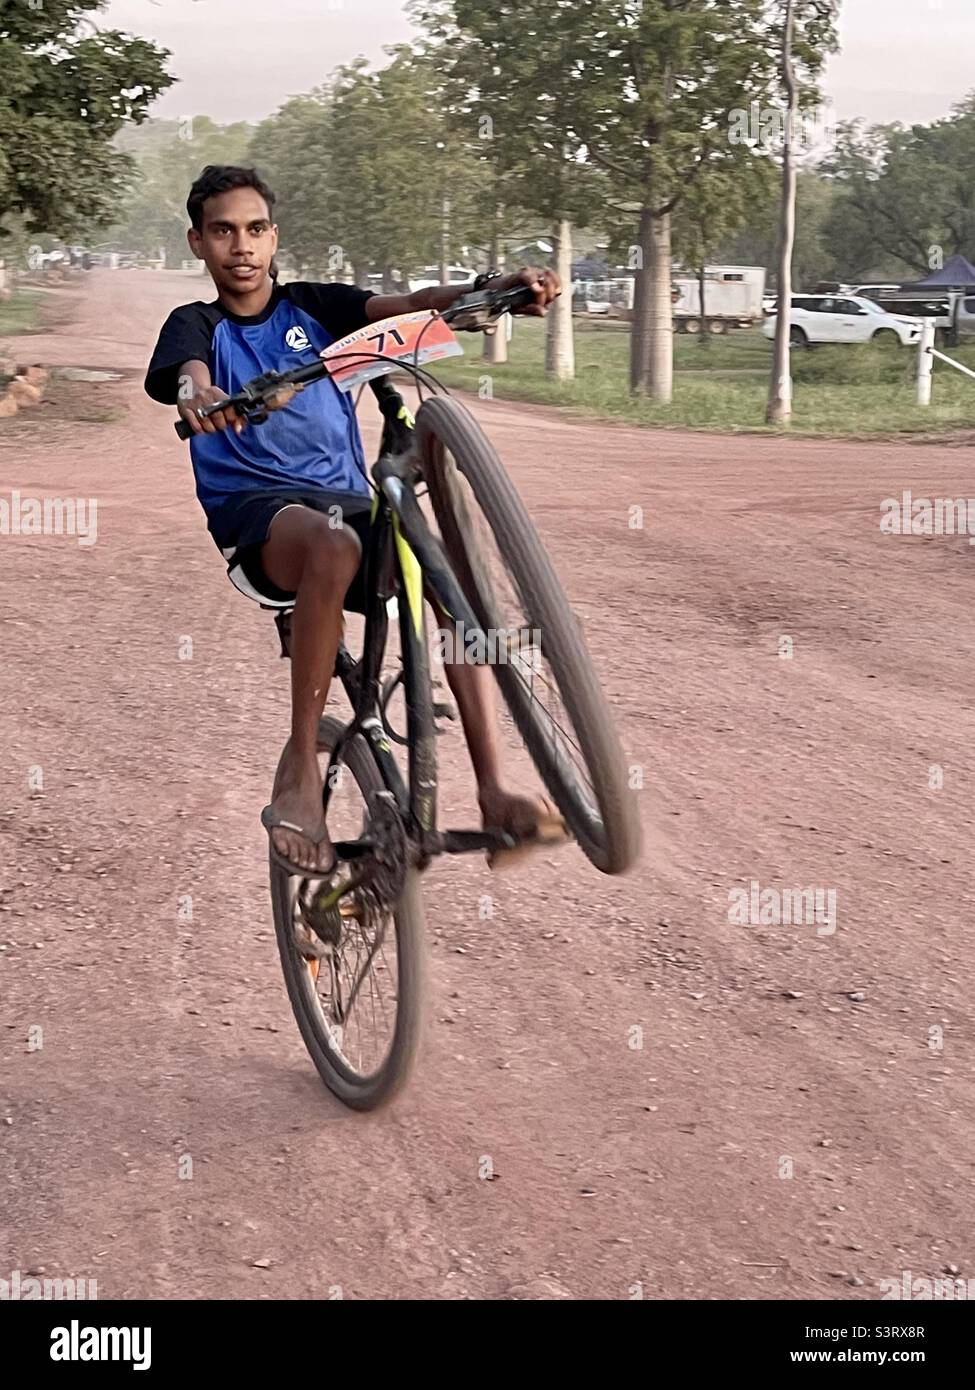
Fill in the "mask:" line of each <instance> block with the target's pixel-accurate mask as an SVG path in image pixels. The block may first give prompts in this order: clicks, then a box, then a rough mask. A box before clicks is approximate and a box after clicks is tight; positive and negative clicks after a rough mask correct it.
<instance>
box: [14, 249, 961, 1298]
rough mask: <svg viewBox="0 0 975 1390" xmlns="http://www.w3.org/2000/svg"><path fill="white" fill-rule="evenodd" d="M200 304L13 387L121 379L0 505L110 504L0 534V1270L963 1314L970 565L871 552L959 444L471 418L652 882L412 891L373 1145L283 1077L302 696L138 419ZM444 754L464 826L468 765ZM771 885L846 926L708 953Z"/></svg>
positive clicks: (150, 309)
mask: <svg viewBox="0 0 975 1390" xmlns="http://www.w3.org/2000/svg"><path fill="white" fill-rule="evenodd" d="M203 283H204V282H202V281H201V280H199V279H196V278H192V277H188V276H184V275H180V274H177V273H172V274H151V273H148V272H137V271H132V272H119V273H116V274H114V275H113V274H111V273H110V272H95V273H93V274H92V275H91V276H90V277H88V278H87V280H86V282H85V287H84V289H83V290H73V291H65V292H63V295H64V299H65V301H66V302H67V303H69V304H70V305H71V306H72V310H71V314H70V315H69V322H68V323H67V324H66V325H65V326H64V327H63V328H62V329H61V330H59V331H58V332H56V333H42V334H40V335H35V336H31V337H29V338H26V339H23V340H21V341H20V342H19V343H18V344H17V347H18V350H19V356H21V357H22V358H23V357H27V358H28V359H29V360H39V361H44V362H48V363H62V364H80V365H85V366H102V367H109V368H118V369H120V370H122V371H123V372H125V373H126V374H127V375H126V377H125V379H124V380H123V381H121V382H119V383H116V384H115V385H113V386H111V387H109V388H105V387H101V388H99V390H98V399H99V400H100V401H105V400H106V399H107V400H109V401H110V402H111V403H113V404H114V405H116V406H122V407H124V408H125V411H124V415H122V418H116V419H111V418H108V419H103V420H102V421H101V422H99V421H98V420H97V419H95V420H94V421H92V420H89V421H71V420H65V419H64V418H63V413H61V412H59V411H58V410H57V409H56V407H55V406H54V405H51V406H41V407H40V408H39V409H37V410H35V411H34V412H32V413H31V414H29V415H23V416H21V417H19V418H18V419H16V420H13V421H3V422H0V449H2V462H0V496H7V497H9V495H10V492H11V489H13V488H20V489H21V491H22V493H24V494H31V495H41V496H43V495H45V494H50V495H55V496H68V495H70V496H83V497H96V498H97V499H98V528H99V529H98V541H97V544H95V545H92V546H88V547H84V546H79V545H78V544H77V543H76V541H75V540H74V539H73V538H71V537H42V538H34V537H18V536H2V537H0V547H2V555H3V574H4V596H5V602H4V605H3V612H2V614H0V623H2V627H0V631H2V633H3V634H4V639H5V640H4V660H3V662H2V664H0V707H2V709H3V711H4V715H3V725H2V728H3V743H4V758H3V770H2V799H0V833H2V841H0V843H2V846H3V850H4V854H3V868H2V870H0V875H2V877H0V885H2V887H0V946H2V948H3V949H2V950H0V1068H2V1072H0V1145H2V1148H0V1154H2V1167H3V1184H4V1189H5V1192H4V1202H3V1208H4V1215H3V1220H2V1222H0V1277H4V1276H6V1271H7V1269H8V1268H9V1269H10V1270H13V1269H20V1270H21V1271H24V1272H26V1271H28V1270H38V1269H43V1270H44V1271H45V1272H46V1273H48V1274H51V1275H54V1274H60V1275H61V1276H74V1277H82V1276H88V1277H94V1278H97V1280H98V1291H99V1296H100V1297H101V1298H109V1297H122V1298H133V1297H151V1298H166V1297H184V1298H186V1297H191V1298H218V1297H219V1298H230V1297H232V1298H260V1297H272V1298H280V1297H288V1298H327V1297H330V1296H335V1293H336V1290H341V1294H342V1296H344V1297H346V1298H405V1297H423V1298H435V1299H441V1298H448V1299H453V1298H458V1299H463V1298H476V1299H480V1298H506V1299H515V1298H520V1299H536V1298H541V1299H547V1298H565V1297H568V1298H587V1297H589V1298H592V1297H594V1298H617V1299H625V1298H629V1297H632V1296H633V1295H634V1291H635V1286H638V1285H639V1286H641V1287H642V1292H643V1296H644V1297H647V1298H653V1297H677V1298H720V1297H733V1298H805V1297H812V1298H823V1299H828V1298H840V1297H877V1296H878V1293H879V1281H880V1280H881V1279H884V1278H888V1277H893V1278H899V1277H900V1272H901V1271H902V1270H903V1269H910V1270H912V1271H913V1272H914V1274H915V1275H921V1274H927V1275H929V1276H932V1275H937V1274H938V1273H940V1271H941V1270H942V1268H943V1267H944V1266H945V1265H947V1264H953V1265H955V1266H957V1267H958V1269H959V1271H960V1274H961V1276H962V1277H973V1276H975V1266H973V1265H972V1259H973V1256H972V1236H973V1199H972V1176H973V1157H972V1155H973V1153H975V1086H973V1078H972V1046H973V1039H975V1030H973V1013H972V1002H971V999H972V986H971V980H972V976H973V966H975V947H973V943H972V937H971V935H970V933H971V932H972V926H973V915H972V906H973V895H972V890H971V886H970V884H969V881H968V874H969V869H970V862H971V846H972V809H971V808H972V802H973V794H972V793H973V774H975V713H973V707H972V700H971V694H970V691H971V674H970V673H971V670H972V668H973V660H975V640H973V636H975V630H973V621H972V607H973V596H975V571H973V572H970V570H969V568H968V566H975V552H973V550H972V549H971V548H970V547H969V545H968V543H967V540H966V538H964V537H961V538H948V537H940V538H939V537H935V538H933V539H922V538H914V537H911V538H902V537H894V536H887V535H882V534H881V532H880V529H879V518H880V502H881V500H882V499H883V498H885V497H888V496H891V495H895V496H896V495H899V493H900V491H901V489H902V488H905V487H910V488H911V489H912V490H913V492H914V494H915V495H916V496H927V497H955V496H967V495H968V494H969V493H975V486H973V485H972V483H971V455H970V453H969V451H968V450H966V449H962V448H957V447H952V446H951V445H949V444H937V445H926V446H916V445H905V444H885V443H876V444H857V443H842V444H838V443H832V442H828V441H826V442H822V441H815V442H814V441H796V442H784V441H782V440H780V439H771V438H764V437H739V438H717V437H710V436H705V435H701V434H691V433H678V432H652V431H646V430H639V429H632V428H622V427H613V426H610V425H606V424H601V423H600V424H593V423H586V422H580V421H579V420H577V419H575V418H572V419H570V418H568V417H567V416H565V415H561V414H559V413H558V412H555V411H551V410H543V409H534V408H530V407H525V406H512V405H506V404H504V403H502V402H493V403H491V402H475V403H473V405H472V408H473V409H474V410H475V411H476V413H477V415H478V417H479V418H480V419H481V420H482V422H483V423H484V425H485V427H486V428H487V429H488V431H489V432H490V434H491V436H492V438H493V439H494V440H495V442H496V444H497V445H498V448H499V450H500V452H501V454H502V456H503V457H504V459H505V461H506V462H507V463H508V464H509V466H510V468H511V471H512V474H513V476H514V478H515V480H516V482H517V485H518V487H519V488H520V490H521V492H522V494H523V496H524V497H525V499H526V501H527V503H528V505H529V508H530V510H531V511H532V512H533V514H534V516H535V517H536V519H537V521H538V524H539V527H540V529H541V531H542V533H543V535H544V538H545V540H546V542H547V543H548V544H549V546H550V547H551V551H552V554H553V557H554V559H555V561H556V564H557V566H558V568H559V569H560V572H561V573H562V575H563V577H564V579H565V582H566V585H567V588H568V590H569V592H570V595H571V597H572V599H573V601H574V604H575V605H576V607H577V609H578V610H579V612H580V613H581V614H582V615H583V617H584V619H585V621H586V624H587V628H588V631H589V634H590V639H591V644H592V647H593V651H594V654H595V657H596V659H597V662H598V665H599V668H600V670H601V672H602V674H603V676H604V678H605V683H606V686H607V689H608V691H609V695H610V698H611V700H612V703H613V705H614V707H615V710H616V712H617V715H618V719H619V724H620V728H621V731H622V734H623V737H624V741H625V743H626V746H627V750H628V753H629V755H630V759H631V761H632V762H633V763H634V764H640V765H641V766H642V767H643V768H644V769H645V776H646V785H645V790H644V791H643V792H642V803H641V804H642V808H643V817H644V824H645V828H646V850H645V855H644V859H643V862H642V863H641V865H640V866H639V868H638V869H637V870H636V871H635V872H634V873H633V874H631V875H630V876H628V877H625V878H621V879H606V878H604V877H601V876H600V875H599V874H597V873H596V872H595V870H593V869H591V868H590V867H589V865H588V864H587V863H586V862H585V861H584V859H583V858H582V856H581V854H579V852H578V851H577V850H575V849H572V848H570V849H568V850H565V851H562V852H561V853H560V854H559V855H557V856H555V855H553V856H551V857H550V858H545V857H542V858H538V859H536V860H535V861H533V864H532V866H531V868H530V869H522V870H520V871H518V872H516V873H513V874H511V875H509V876H505V877H501V876H495V877H492V876H491V875H490V874H489V873H488V871H487V869H486V867H485V866H484V865H483V863H482V862H481V861H479V860H473V859H463V860H455V861H451V862H449V863H447V862H441V863H438V864H437V865H435V866H434V868H433V869H432V870H431V871H430V873H429V876H428V878H427V879H426V880H425V882H426V888H427V902H428V916H429V927H430V934H431V939H432V956H433V972H434V981H435V987H436V997H435V1005H434V1009H433V1017H432V1023H431V1029H430V1038H429V1043H428V1046H427V1049H426V1053H425V1057H424V1059H423V1062H422V1065H421V1068H420V1071H419V1074H418V1075H417V1077H416V1079H415V1081H414V1083H413V1085H412V1087H411V1089H410V1090H409V1091H408V1092H407V1093H406V1094H405V1096H404V1097H402V1098H401V1099H400V1101H399V1102H398V1103H397V1104H396V1105H395V1107H393V1108H392V1109H391V1110H389V1111H386V1112H381V1113H379V1114H377V1115H372V1116H366V1117H362V1116H358V1115H353V1114H351V1113H349V1112H347V1111H345V1110H344V1109H343V1108H342V1107H341V1106H340V1105H339V1104H338V1103H337V1102H334V1101H333V1100H332V1099H331V1097H330V1096H329V1095H328V1093H327V1092H326V1091H325V1090H324V1089H323V1088H322V1086H321V1084H320V1082H319V1080H318V1077H317V1074H316V1073H315V1071H314V1070H313V1068H312V1066H311V1063H310V1062H309V1060H308V1058H307V1056H306V1054H305V1052H304V1050H303V1047H302V1044H301V1041H300V1038H299V1036H298V1033H297V1029H296V1027H295V1025H294V1023H293V1020H292V1017H291V1014H290V1011H289V1006H288V1001H287V998H286V995H285V992H284V988H283V984H282V980H281V975H280V967H279V963H278V958H277V953H276V948H275V943H274V937H273V931H272V926H271V919H270V910H269V902H268V894H267V881H266V846H265V837H264V833H263V831H262V829H261V827H260V824H259V821H258V813H259V811H260V808H261V806H262V805H263V804H264V802H265V800H266V799H267V793H268V791H269V788H270V781H271V776H272V773H273V769H274V765H275V762H276V759H277V756H278V753H279V751H280V746H281V743H282V741H283V738H284V735H285V731H286V721H287V708H288V692H287V681H286V675H287V670H286V667H285V665H284V663H282V662H279V661H278V659H277V653H276V638H275V634H274V631H273V626H272V625H271V623H270V620H269V618H268V616H267V615H266V614H262V613H261V612H260V611H259V610H258V609H257V607H256V606H255V605H252V604H250V603H249V602H247V601H246V600H245V599H243V598H241V597H240V596H239V595H238V594H237V593H236V592H235V591H234V590H233V589H232V588H231V586H230V585H229V584H228V583H227V580H226V578H225V576H224V572H223V568H222V566H221V563H220V560H219V557H218V555H217V553H216V550H215V549H214V547H213V545H212V542H211V541H210V540H209V538H208V536H207V534H206V531H205V528H204V523H203V518H202V514H201V513H200V512H199V509H198V507H197V504H196V501H195V499H194V496H193V487H192V478H191V473H190V468H189V461H188V456H187V452H186V450H185V448H184V446H182V445H180V444H179V443H178V441H177V440H176V437H175V435H174V434H173V430H172V422H171V415H170V414H169V413H167V412H166V411H165V410H163V409H162V408H161V407H159V406H156V405H154V404H152V403H151V402H150V401H149V400H148V399H147V398H146V397H145V396H144V395H143V394H142V390H141V373H142V371H143V369H144V365H145V361H146V358H147V355H148V351H149V349H150V347H151V345H152V343H153V342H154V340H155V335H156V333H157V331H158V328H159V326H160V324H161V322H162V320H163V318H164V317H165V314H166V313H167V312H168V310H169V309H170V308H171V307H172V306H173V305H174V304H176V303H179V302H183V301H185V300H188V299H193V298H197V297H199V296H200V295H201V294H202V295H203V297H206V298H209V297H211V296H210V293H209V289H208V287H207V288H205V289H204V288H201V286H202V285H203ZM97 413H98V412H95V414H96V415H97ZM118 413H119V414H122V412H121V411H119V412H118ZM375 438H376V431H375V427H374V422H373V421H372V420H371V419H370V421H369V427H368V430H367V442H368V443H369V444H370V445H374V442H375ZM635 505H638V506H640V507H642V508H643V510H644V526H643V528H642V529H631V528H630V527H629V525H628V520H629V516H630V508H631V507H633V506H635ZM186 636H190V637H192V640H193V659H192V660H180V659H179V652H180V644H181V640H182V639H183V638H185V637H186ZM784 636H789V637H791V638H792V640H793V643H794V655H793V658H792V659H791V660H783V659H781V658H780V656H779V645H780V639H781V638H782V637H784ZM966 672H968V673H969V674H967V675H966ZM441 755H442V759H443V775H444V779H445V783H446V786H445V795H446V799H447V802H448V805H449V806H450V807H452V808H453V809H454V810H455V811H456V812H457V813H458V815H456V816H455V817H454V823H457V820H458V819H460V820H461V821H463V819H465V818H469V816H470V815H471V814H472V811H471V807H472V797H471V787H470V778H469V775H468V773H467V769H466V765H465V761H464V753H463V747H462V743H461V739H460V735H459V734H457V733H454V732H452V733H451V734H449V735H448V736H447V737H446V738H445V739H444V740H442V743H441ZM935 764H937V765H938V766H940V767H941V768H943V779H944V784H943V788H942V789H940V790H936V789H932V787H931V786H930V785H929V783H930V772H929V770H930V768H931V767H932V765H935ZM36 767H40V768H41V769H42V774H43V793H42V794H34V795H31V794H30V792H29V788H28V776H29V770H30V769H31V768H36ZM678 820H679V821H680V825H678V824H677V822H678ZM752 880H757V881H759V882H760V883H761V885H762V886H763V887H765V886H776V887H779V888H790V887H802V886H807V885H817V886H820V887H822V888H824V889H828V888H835V890H836V892H837V895H838V896H837V914H836V915H837V923H838V930H837V931H836V932H835V934H834V935H819V934H817V931H816V928H815V927H814V926H812V925H807V926H791V925H783V926H774V925H766V926H742V925H737V924H734V923H732V922H730V921H729V914H728V904H729V891H730V890H731V889H734V888H736V887H741V886H745V887H747V886H748V885H749V884H750V882H751V881H752ZM485 893H490V894H491V895H492V899H493V903H494V917H493V919H491V920H489V921H482V920H480V918H479V914H478V903H479V900H480V897H481V895H482V894H485ZM187 894H190V895H192V899H193V921H192V922H191V923H187V922H184V921H181V920H179V917H178V908H179V902H180V899H181V898H182V897H183V896H184V895H187ZM854 995H855V996H856V998H853V997H851V996H854ZM37 1027H40V1028H41V1029H42V1030H43V1047H42V1048H40V1049H39V1050H33V1051H31V1050H29V1044H28V1038H29V1036H31V1035H30V1033H29V1030H31V1029H32V1028H37ZM635 1029H640V1030H642V1047H635V1046H633V1045H632V1044H633V1043H634V1042H636V1041H639V1040H640V1039H639V1034H638V1033H637V1032H635V1031H634V1030H635ZM932 1029H941V1030H943V1047H942V1048H941V1049H940V1050H939V1049H938V1048H936V1047H933V1046H931V1044H932V1042H936V1041H937V1039H938V1034H937V1033H932V1032H931V1030H932ZM34 1036H36V1035H34ZM187 1154H188V1155H190V1156H191V1157H192V1160H193V1176H192V1180H181V1178H180V1158H181V1156H183V1155H187ZM485 1155H486V1156H490V1159H491V1161H492V1164H493V1167H494V1170H495V1172H496V1175H497V1176H496V1179H495V1180H494V1181H490V1182H488V1181H482V1180H481V1179H480V1178H479V1164H480V1162H481V1159H482V1157H483V1156H485ZM787 1160H791V1172H792V1176H791V1177H790V1176H783V1174H788V1172H789V1171H790V1164H789V1163H788V1162H787ZM256 1261H269V1262H270V1264H269V1267H268V1268H257V1267H254V1262H256ZM861 1281H862V1282H861Z"/></svg>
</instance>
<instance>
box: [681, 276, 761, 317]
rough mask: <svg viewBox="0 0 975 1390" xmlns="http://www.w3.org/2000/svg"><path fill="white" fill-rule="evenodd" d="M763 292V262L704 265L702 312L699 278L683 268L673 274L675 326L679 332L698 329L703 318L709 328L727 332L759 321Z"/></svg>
mask: <svg viewBox="0 0 975 1390" xmlns="http://www.w3.org/2000/svg"><path fill="white" fill-rule="evenodd" d="M764 294H765V267H764V266H761V265H709V266H705V268H704V313H703V316H702V313H701V284H700V278H699V276H698V274H697V273H696V272H693V271H686V270H682V271H680V272H678V273H677V274H676V275H675V276H674V327H675V328H676V329H677V332H678V333H700V332H701V329H702V327H703V326H704V321H705V320H706V326H707V328H708V330H709V331H710V332H712V333H726V332H727V331H728V329H729V328H747V327H748V326H749V325H751V324H756V323H762V321H763V320H764V317H765V313H764V309H763V307H762V298H763V296H764Z"/></svg>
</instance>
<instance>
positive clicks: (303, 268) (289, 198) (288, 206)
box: [247, 87, 345, 279]
mask: <svg viewBox="0 0 975 1390" xmlns="http://www.w3.org/2000/svg"><path fill="white" fill-rule="evenodd" d="M332 138H333V132H332V103H331V97H330V94H329V92H328V89H327V88H325V87H321V88H318V89H317V90H316V91H313V92H309V93H308V94H307V95H306V96H300V97H293V98H292V99H291V100H290V101H287V102H285V104H284V105H283V106H282V107H281V108H280V109H279V110H278V111H276V112H275V113H274V115H273V116H269V117H268V118H267V120H265V121H262V122H261V124H260V125H259V126H258V127H257V129H256V130H255V132H254V135H253V138H252V140H251V143H250V148H249V150H248V155H247V157H248V161H249V162H250V163H252V164H255V165H256V166H257V168H258V169H259V170H260V172H261V176H262V177H263V178H264V179H265V180H266V181H267V183H268V184H269V185H270V186H271V188H273V190H274V193H275V197H276V198H277V203H276V204H275V217H276V219H277V221H278V224H279V226H280V228H281V242H280V245H281V251H280V258H281V259H286V260H289V261H290V262H291V263H292V264H293V266H294V268H295V272H296V275H297V277H298V278H299V279H303V278H305V277H306V276H312V275H314V276H319V277H325V276H334V275H336V274H342V272H343V270H344V267H345V261H344V257H343V256H341V255H338V257H337V256H336V254H332V255H331V257H330V255H329V250H328V237H329V231H330V221H331V217H332V214H333V203H332V185H331V182H330V179H329V158H330V154H331V151H332Z"/></svg>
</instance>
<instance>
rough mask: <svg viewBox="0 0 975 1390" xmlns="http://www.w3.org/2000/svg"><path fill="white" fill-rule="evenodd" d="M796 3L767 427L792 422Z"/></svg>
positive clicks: (788, 14)
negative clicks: (790, 341) (790, 337)
mask: <svg viewBox="0 0 975 1390" xmlns="http://www.w3.org/2000/svg"><path fill="white" fill-rule="evenodd" d="M794 28H795V0H786V9H785V26H784V28H783V32H782V81H783V83H784V85H785V90H786V96H787V99H788V113H787V116H786V122H785V140H784V143H783V146H782V204H781V208H780V211H779V266H778V290H777V292H778V300H777V303H776V306H775V344H774V347H773V353H772V379H771V381H770V382H769V393H768V405H767V406H766V409H765V419H766V422H767V423H768V424H770V425H787V424H788V423H789V421H790V420H791V419H792V363H791V359H790V354H789V334H790V331H791V328H792V251H793V247H794V245H795V239H796V166H795V161H794V160H793V158H792V139H793V134H794V130H795V122H796V116H797V113H798V109H799V92H798V87H797V85H796V76H795V73H794V71H793V68H792V35H793V30H794Z"/></svg>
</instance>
